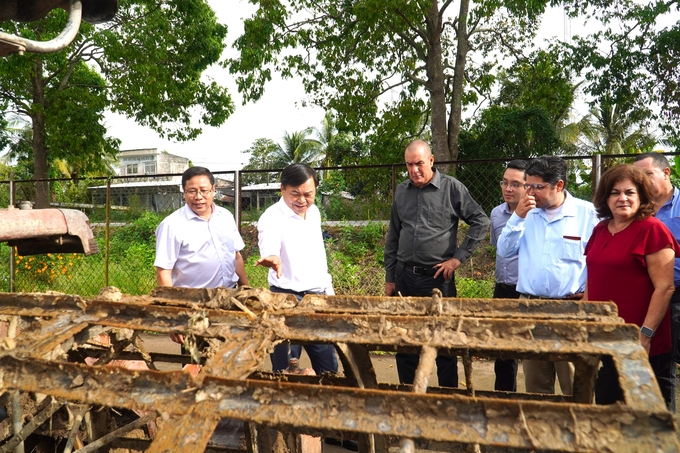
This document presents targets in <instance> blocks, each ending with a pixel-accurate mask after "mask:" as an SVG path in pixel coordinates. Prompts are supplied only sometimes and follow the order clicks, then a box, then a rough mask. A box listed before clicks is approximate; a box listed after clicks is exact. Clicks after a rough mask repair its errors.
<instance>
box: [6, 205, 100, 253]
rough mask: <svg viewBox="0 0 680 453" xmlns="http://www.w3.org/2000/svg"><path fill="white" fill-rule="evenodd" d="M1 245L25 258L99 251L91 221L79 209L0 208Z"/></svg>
mask: <svg viewBox="0 0 680 453" xmlns="http://www.w3.org/2000/svg"><path fill="white" fill-rule="evenodd" d="M0 242H7V243H8V244H9V245H11V246H15V247H16V249H17V253H18V254H19V255H21V256H26V255H35V254H41V253H84V254H85V255H91V254H93V253H97V252H98V251H99V246H98V245H97V241H95V239H94V235H93V234H92V229H91V228H90V221H89V220H88V218H87V216H86V215H85V214H83V213H82V212H80V211H77V210H75V209H16V208H13V207H9V208H7V209H0Z"/></svg>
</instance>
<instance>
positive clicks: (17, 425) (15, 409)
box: [12, 390, 24, 453]
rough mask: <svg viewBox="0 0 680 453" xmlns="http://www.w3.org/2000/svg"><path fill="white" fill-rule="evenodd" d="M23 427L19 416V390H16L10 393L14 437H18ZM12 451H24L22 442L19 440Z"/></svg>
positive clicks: (17, 452) (20, 452)
mask: <svg viewBox="0 0 680 453" xmlns="http://www.w3.org/2000/svg"><path fill="white" fill-rule="evenodd" d="M22 428H23V420H22V417H21V399H20V392H19V391H18V390H17V391H16V392H14V393H13V394H12V433H13V434H14V436H15V438H17V439H18V438H19V434H21V429H22ZM14 453H24V443H23V442H19V444H17V445H16V447H15V448H14Z"/></svg>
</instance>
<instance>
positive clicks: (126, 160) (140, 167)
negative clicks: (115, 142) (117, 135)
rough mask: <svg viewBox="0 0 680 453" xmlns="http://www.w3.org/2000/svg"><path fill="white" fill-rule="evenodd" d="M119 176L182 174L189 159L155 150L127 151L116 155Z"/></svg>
mask: <svg viewBox="0 0 680 453" xmlns="http://www.w3.org/2000/svg"><path fill="white" fill-rule="evenodd" d="M118 162H119V163H120V167H119V174H120V176H134V175H139V176H145V175H164V174H169V173H170V174H172V173H183V172H184V170H186V169H187V168H189V159H187V158H186V157H180V156H175V155H174V154H170V153H168V152H166V151H158V149H157V148H143V149H128V150H125V151H120V152H119V153H118Z"/></svg>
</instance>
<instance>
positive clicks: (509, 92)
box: [495, 50, 575, 126]
mask: <svg viewBox="0 0 680 453" xmlns="http://www.w3.org/2000/svg"><path fill="white" fill-rule="evenodd" d="M567 71H568V68H567V67H565V66H562V65H560V64H559V62H558V59H557V56H555V55H553V54H551V53H549V52H546V51H544V50H539V51H537V52H535V53H534V54H533V55H531V56H530V57H529V58H527V59H522V60H518V61H517V62H516V63H515V64H514V65H513V66H512V67H511V68H510V69H509V70H507V71H502V72H501V73H500V75H499V77H498V82H499V83H500V93H499V94H498V97H497V98H496V100H495V104H497V105H500V106H505V107H511V108H515V109H520V110H521V109H530V108H533V107H540V108H541V109H542V110H543V112H544V113H545V115H546V116H547V118H549V119H550V121H551V122H552V123H553V125H554V126H559V125H560V124H562V123H564V121H565V120H566V119H567V118H568V113H569V109H570V108H571V106H572V104H573V102H574V90H575V86H574V84H572V83H571V77H570V74H568V73H567Z"/></svg>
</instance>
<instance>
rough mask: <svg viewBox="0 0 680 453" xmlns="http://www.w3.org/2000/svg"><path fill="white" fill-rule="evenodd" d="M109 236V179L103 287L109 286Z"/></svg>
mask: <svg viewBox="0 0 680 453" xmlns="http://www.w3.org/2000/svg"><path fill="white" fill-rule="evenodd" d="M110 234H111V178H109V179H107V180H106V234H105V238H104V287H107V286H109V237H110Z"/></svg>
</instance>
